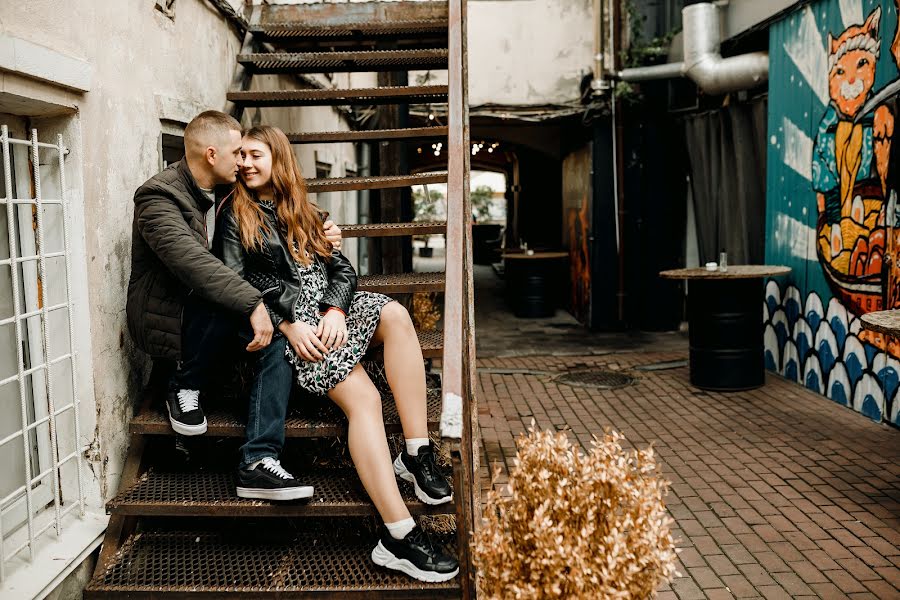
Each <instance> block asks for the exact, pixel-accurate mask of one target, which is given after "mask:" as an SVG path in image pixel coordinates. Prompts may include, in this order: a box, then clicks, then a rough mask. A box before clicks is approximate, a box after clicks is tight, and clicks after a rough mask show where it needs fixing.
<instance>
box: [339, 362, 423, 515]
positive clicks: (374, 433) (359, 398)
mask: <svg viewBox="0 0 900 600" xmlns="http://www.w3.org/2000/svg"><path fill="white" fill-rule="evenodd" d="M328 397H329V398H331V400H332V401H333V402H334V403H335V404H337V405H338V406H339V407H340V408H341V410H343V411H344V414H346V415H347V420H348V421H349V422H350V424H349V428H348V434H347V438H348V445H349V446H350V456H351V457H352V458H353V464H354V465H356V471H357V473H359V479H360V481H362V484H363V487H364V488H366V492H368V494H369V498H371V499H372V503H373V504H374V505H375V508H376V509H377V510H378V514H380V515H381V518H382V520H383V521H384V522H385V523H396V522H397V521H402V520H404V519H408V518H410V514H409V510H407V508H406V504H405V503H404V502H403V498H402V497H401V496H400V490H399V489H398V488H397V479H396V478H395V476H394V469H393V466H392V464H391V453H390V449H389V448H388V443H387V435H386V434H385V432H384V417H383V416H382V412H381V394H379V393H378V389H376V388H375V385H374V384H373V383H372V381H371V380H370V379H369V376H368V375H367V374H366V372H365V370H363V368H362V367H361V366H360V365H356V366H355V367H353V371H351V373H350V375H348V376H347V378H346V379H345V380H344V381H342V382H341V383H339V384H338V385H336V386H335V387H334V389H332V390H331V391H330V392H328Z"/></svg>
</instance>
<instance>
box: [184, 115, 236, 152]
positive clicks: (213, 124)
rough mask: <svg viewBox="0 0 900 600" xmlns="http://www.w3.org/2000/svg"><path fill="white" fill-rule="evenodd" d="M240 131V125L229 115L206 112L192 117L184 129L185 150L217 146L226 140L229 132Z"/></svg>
mask: <svg viewBox="0 0 900 600" xmlns="http://www.w3.org/2000/svg"><path fill="white" fill-rule="evenodd" d="M232 130H234V131H238V132H239V131H241V124H240V123H238V122H237V119H235V118H234V117H232V116H231V115H229V114H226V113H223V112H220V111H218V110H207V111H204V112H202V113H200V114H199V115H197V116H196V117H194V118H193V119H192V120H191V122H190V123H188V125H187V127H185V128H184V145H185V149H187V148H188V147H190V146H192V145H193V146H197V147H200V146H202V147H204V148H206V147H208V146H217V145H219V144H220V143H222V142H224V141H225V140H227V139H228V132H229V131H232Z"/></svg>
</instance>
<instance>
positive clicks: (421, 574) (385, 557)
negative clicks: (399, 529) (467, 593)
mask: <svg viewBox="0 0 900 600" xmlns="http://www.w3.org/2000/svg"><path fill="white" fill-rule="evenodd" d="M372 562H374V563H375V564H376V565H378V566H379V567H384V568H386V569H393V570H394V571H400V572H401V573H406V574H407V575H409V576H410V577H412V578H413V579H418V580H419V581H424V582H425V583H441V582H444V581H450V580H451V579H453V578H454V577H456V576H457V575H458V574H459V569H458V568H457V569H456V570H455V571H453V572H452V573H436V572H434V571H423V570H422V569H420V568H418V567H417V566H416V565H414V564H412V563H411V562H409V561H408V560H406V559H405V558H397V557H396V556H394V555H393V553H392V552H391V551H390V550H388V549H387V548H385V547H384V545H383V544H382V543H381V540H379V541H378V545H377V546H375V549H374V550H372Z"/></svg>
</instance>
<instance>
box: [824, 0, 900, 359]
mask: <svg viewBox="0 0 900 600" xmlns="http://www.w3.org/2000/svg"><path fill="white" fill-rule="evenodd" d="M881 16H882V10H881V7H880V6H879V7H876V8H875V9H874V10H873V11H872V12H871V13H870V14H869V16H868V17H867V18H866V20H865V22H864V23H863V24H861V25H852V26H850V27H848V28H847V29H846V30H844V31H843V32H842V33H841V34H840V35H839V36H838V37H836V38H835V37H833V36H832V35H831V34H829V35H828V39H827V49H828V53H829V54H828V69H829V71H828V91H829V97H830V100H831V102H830V104H829V106H828V107H827V109H826V110H825V114H824V115H823V117H822V120H821V122H820V124H819V129H818V134H817V137H816V141H815V149H814V152H813V164H812V175H813V187H814V188H815V190H816V193H817V208H818V219H817V225H816V238H817V244H816V246H817V247H816V251H817V254H818V258H819V261H820V262H821V264H822V268H823V270H824V273H825V276H826V279H827V280H828V282H829V285H830V286H831V288H832V291H833V292H834V294H835V295H836V296H837V297H838V298H840V299H841V301H842V303H843V304H844V305H845V306H846V307H847V309H848V310H849V311H850V312H851V313H852V314H855V315H857V316H858V315H861V314H864V313H867V312H871V311H876V310H882V309H886V308H900V260H898V259H900V219H898V216H900V214H898V207H897V203H896V194H895V193H894V192H893V191H891V190H889V189H888V174H889V163H890V160H889V159H890V153H891V141H892V137H893V133H894V114H893V113H892V112H891V109H890V108H889V107H888V106H886V105H885V104H879V105H876V106H871V102H869V100H870V99H871V98H872V91H873V87H874V85H875V69H876V63H877V62H878V58H879V56H880V52H881V36H880V33H879V28H880V25H881ZM898 48H900V44H898V42H897V41H895V42H894V45H893V46H892V48H891V50H892V53H893V54H894V57H895V59H896V60H897V61H898V63H900V56H898ZM866 341H870V342H871V343H874V344H876V345H878V346H879V347H881V349H883V350H884V349H889V350H892V352H891V354H893V355H895V356H897V355H898V351H900V348H893V347H891V348H887V346H888V344H887V342H886V341H885V340H883V339H881V338H875V337H874V336H871V339H869V340H866ZM892 346H893V344H892Z"/></svg>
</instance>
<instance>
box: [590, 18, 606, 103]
mask: <svg viewBox="0 0 900 600" xmlns="http://www.w3.org/2000/svg"><path fill="white" fill-rule="evenodd" d="M606 2H607V0H594V79H593V80H592V81H591V91H592V92H593V93H594V94H602V93H604V92H605V91H606V90H608V89H609V83H608V82H607V81H606V79H605V78H604V74H603V60H604V58H603V57H604V53H605V52H606V38H605V31H604V27H603V13H604V11H603V7H604V4H605V3H606Z"/></svg>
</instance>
